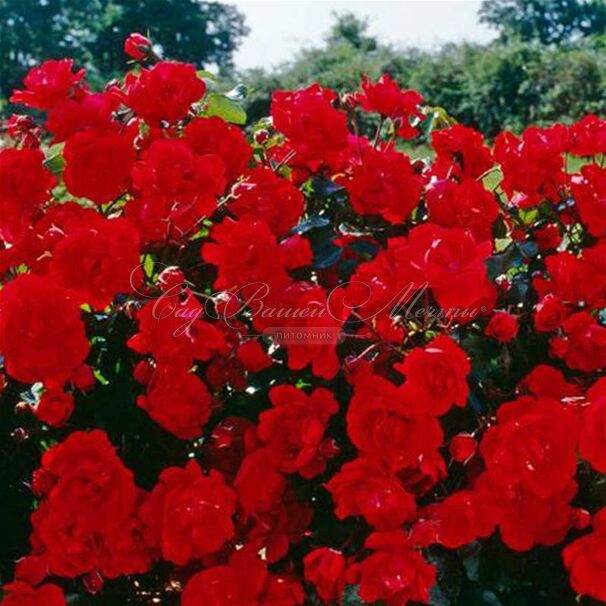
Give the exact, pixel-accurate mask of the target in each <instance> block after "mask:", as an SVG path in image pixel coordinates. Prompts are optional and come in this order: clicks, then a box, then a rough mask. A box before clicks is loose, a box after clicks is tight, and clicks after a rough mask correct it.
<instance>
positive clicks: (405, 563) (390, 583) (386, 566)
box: [348, 531, 436, 606]
mask: <svg viewBox="0 0 606 606" xmlns="http://www.w3.org/2000/svg"><path fill="white" fill-rule="evenodd" d="M365 546H366V547H367V548H368V549H372V550H373V551H374V553H372V555H370V556H368V557H367V558H366V559H364V560H362V562H360V563H359V564H355V565H354V566H353V567H352V568H351V569H350V570H349V573H348V580H349V582H350V583H354V584H355V583H359V584H360V589H359V594H360V597H361V598H362V599H363V600H364V602H369V603H373V602H376V601H379V600H380V601H381V602H384V603H385V604H386V605H387V606H406V604H408V603H409V602H423V603H427V602H428V601H429V593H430V590H431V589H432V587H433V586H434V584H435V582H436V567H435V566H434V565H433V564H429V563H427V562H426V561H425V560H424V559H423V556H422V555H421V553H420V552H419V551H417V550H415V549H414V547H413V546H412V545H411V544H410V543H409V541H408V539H407V537H406V535H405V534H404V533H403V532H401V531H390V532H375V533H373V534H371V535H370V536H369V537H368V539H367V540H366V545H365Z"/></svg>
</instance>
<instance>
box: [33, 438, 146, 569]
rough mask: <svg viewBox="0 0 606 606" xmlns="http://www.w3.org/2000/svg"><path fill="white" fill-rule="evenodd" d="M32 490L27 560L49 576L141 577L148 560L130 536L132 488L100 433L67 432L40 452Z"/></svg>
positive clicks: (133, 503) (128, 474)
mask: <svg viewBox="0 0 606 606" xmlns="http://www.w3.org/2000/svg"><path fill="white" fill-rule="evenodd" d="M32 487H33V489H34V491H35V492H36V495H37V496H38V497H39V498H41V501H40V505H39V507H38V509H37V510H36V511H35V512H34V513H33V514H32V525H33V530H34V532H33V535H32V540H31V542H32V547H33V549H34V552H33V555H34V556H37V557H40V558H42V559H43V561H44V562H45V565H46V570H47V571H48V573H50V574H55V575H59V576H64V577H69V578H72V577H76V576H79V575H82V574H86V573H88V572H93V571H97V570H100V571H102V572H103V573H104V574H105V575H106V576H112V575H113V576H119V575H120V574H129V573H135V572H145V571H146V570H147V568H149V565H150V563H151V562H150V558H149V555H148V554H147V553H145V551H144V550H143V546H142V544H141V543H140V541H139V542H138V539H137V537H138V536H140V533H137V532H133V524H135V525H136V522H134V516H135V513H136V510H135V507H136V496H137V495H136V489H135V485H134V482H133V475H132V473H131V472H130V471H129V470H128V469H126V468H125V467H124V465H123V464H122V462H121V461H120V459H119V458H118V457H117V455H116V452H115V449H114V448H113V447H112V445H111V444H110V443H109V441H108V439H107V436H106V435H105V433H103V432H102V431H99V430H95V431H92V432H90V433H84V432H76V433H73V434H71V435H70V436H69V438H67V440H65V441H64V442H62V443H60V444H58V445H57V446H54V447H53V448H51V449H50V450H48V451H47V452H45V453H44V455H43V457H42V466H41V468H40V469H38V470H37V471H36V472H35V473H34V477H33V481H32Z"/></svg>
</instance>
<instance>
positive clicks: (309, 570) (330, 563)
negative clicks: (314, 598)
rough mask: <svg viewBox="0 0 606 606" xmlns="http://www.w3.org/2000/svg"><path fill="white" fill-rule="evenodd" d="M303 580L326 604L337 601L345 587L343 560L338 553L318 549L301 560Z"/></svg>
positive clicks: (326, 548)
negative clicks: (303, 569)
mask: <svg viewBox="0 0 606 606" xmlns="http://www.w3.org/2000/svg"><path fill="white" fill-rule="evenodd" d="M303 565H304V566H305V580H306V581H307V582H308V583H311V584H312V585H314V587H315V588H316V591H317V593H318V596H319V597H320V598H321V599H322V600H325V601H326V602H332V601H333V600H339V599H340V598H341V594H342V593H343V589H344V587H345V558H344V557H343V554H342V553H341V552H340V551H336V550H334V549H330V548H329V547H319V548H318V549H314V550H313V551H311V552H310V553H308V554H307V555H306V556H305V557H304V558H303Z"/></svg>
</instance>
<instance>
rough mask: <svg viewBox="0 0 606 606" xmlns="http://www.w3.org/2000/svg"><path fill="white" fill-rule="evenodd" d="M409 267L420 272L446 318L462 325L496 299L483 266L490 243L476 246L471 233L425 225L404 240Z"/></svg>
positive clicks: (489, 250) (490, 246) (490, 249)
mask: <svg viewBox="0 0 606 606" xmlns="http://www.w3.org/2000/svg"><path fill="white" fill-rule="evenodd" d="M408 242H409V246H410V251H411V252H410V254H411V263H412V266H413V267H416V268H419V269H421V270H422V272H423V274H424V276H425V279H426V280H427V283H428V284H429V286H430V287H431V292H432V293H433V295H434V296H435V298H436V300H437V302H438V304H439V305H440V307H441V308H442V311H443V313H444V314H445V316H446V317H447V318H448V319H455V320H458V321H459V322H460V323H462V324H466V323H469V322H471V321H472V320H474V319H475V318H476V317H477V316H478V315H482V314H486V313H488V312H489V311H490V310H491V309H492V306H493V304H494V301H495V299H496V291H495V288H494V286H493V285H492V284H491V282H490V281H489V279H488V271H487V269H486V265H485V259H487V258H488V257H489V256H490V254H491V252H492V243H490V242H483V243H481V244H478V243H476V241H475V240H474V238H473V236H472V234H471V232H469V231H465V230H463V229H460V228H454V227H453V228H449V229H447V228H444V227H439V226H437V225H432V224H431V223H427V224H424V225H420V226H418V227H415V228H414V229H413V230H412V231H411V232H410V236H409V239H408Z"/></svg>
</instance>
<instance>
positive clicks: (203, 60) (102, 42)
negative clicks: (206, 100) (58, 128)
mask: <svg viewBox="0 0 606 606" xmlns="http://www.w3.org/2000/svg"><path fill="white" fill-rule="evenodd" d="M133 31H139V32H141V33H148V32H149V33H150V34H151V36H152V38H153V40H154V42H155V43H157V44H158V45H159V46H160V47H161V48H166V49H170V56H171V58H174V59H179V60H183V61H190V62H193V63H196V64H197V65H202V64H215V65H217V66H218V67H219V69H220V70H222V71H223V72H226V71H229V69H230V68H231V67H232V54H233V52H234V50H235V49H236V48H237V47H238V45H239V43H240V41H241V39H242V37H243V36H245V35H246V34H247V33H248V29H247V28H246V26H245V24H244V17H243V16H242V15H241V14H240V13H239V12H238V11H237V9H236V8H235V7H233V6H230V5H226V4H221V3H218V2H202V1H201V0H0V65H2V70H0V91H1V96H2V97H7V96H8V95H9V93H10V91H11V90H12V89H13V88H14V87H15V86H16V85H18V84H19V83H20V81H21V79H22V78H23V76H24V75H25V73H27V70H28V69H29V68H30V67H31V66H32V65H34V64H36V63H39V62H41V61H43V60H44V59H53V58H54V59H56V58H63V57H73V58H74V59H76V62H77V63H78V64H79V65H83V66H85V67H87V69H88V70H89V79H90V80H92V81H93V83H94V82H95V80H96V81H98V82H102V81H106V80H107V79H109V78H111V77H113V76H115V75H116V74H117V73H118V72H120V71H122V70H123V69H124V68H125V67H126V65H125V64H126V59H127V57H126V56H125V55H124V53H123V52H122V44H123V42H124V39H125V38H126V36H127V35H128V34H129V33H131V32H133ZM160 50H161V49H160Z"/></svg>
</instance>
